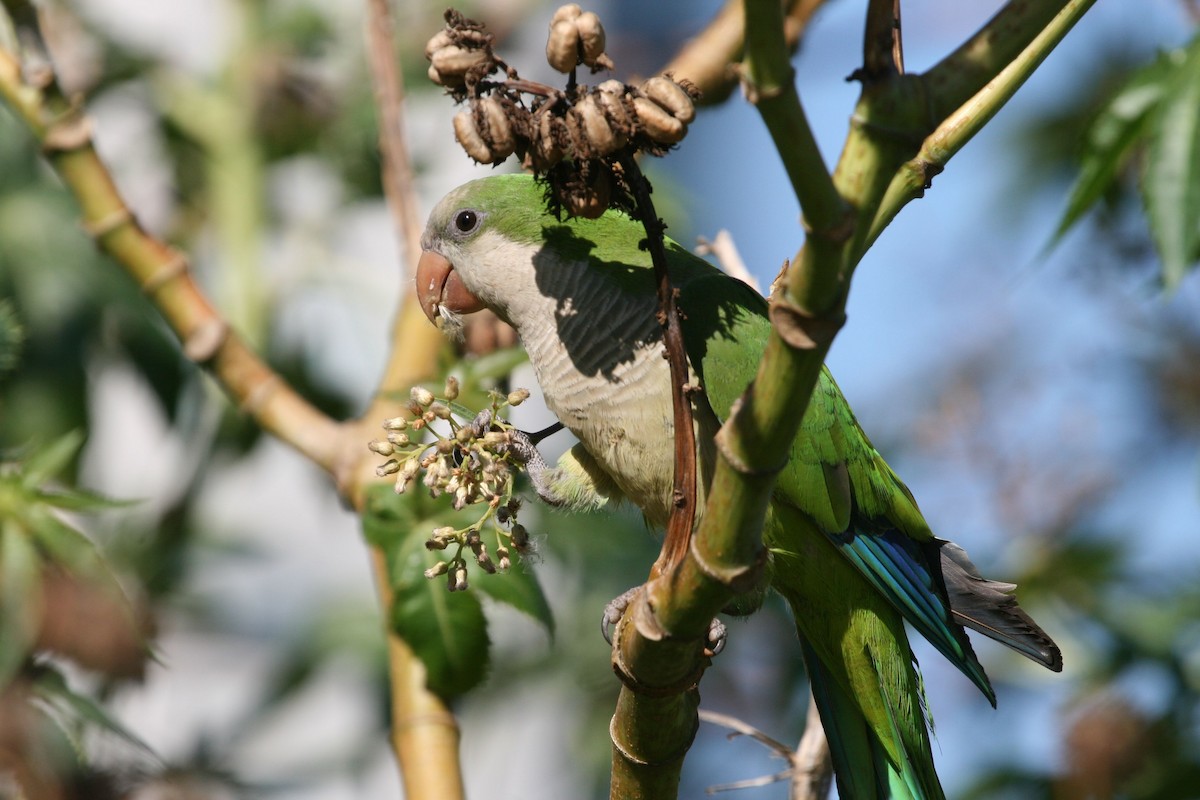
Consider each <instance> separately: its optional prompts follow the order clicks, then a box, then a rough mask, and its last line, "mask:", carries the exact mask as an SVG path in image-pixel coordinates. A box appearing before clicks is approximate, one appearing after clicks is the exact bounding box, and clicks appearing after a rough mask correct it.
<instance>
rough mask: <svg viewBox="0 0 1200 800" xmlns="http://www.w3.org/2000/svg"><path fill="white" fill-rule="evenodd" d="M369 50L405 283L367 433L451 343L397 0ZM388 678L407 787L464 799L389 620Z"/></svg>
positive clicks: (380, 14) (381, 567)
mask: <svg viewBox="0 0 1200 800" xmlns="http://www.w3.org/2000/svg"><path fill="white" fill-rule="evenodd" d="M366 26H367V28H366V40H367V52H368V56H369V64H370V71H371V80H372V84H373V86H374V90H375V106H376V108H377V110H378V115H379V118H378V125H379V148H380V151H381V152H382V154H383V166H382V169H383V174H382V178H383V187H384V193H385V194H386V195H387V200H388V207H389V208H390V209H391V212H392V218H393V220H394V222H395V227H396V232H397V234H398V235H399V236H400V238H401V243H400V244H401V248H400V252H401V264H400V268H401V270H402V274H403V275H404V276H405V279H406V280H405V282H404V286H405V291H404V292H403V294H402V299H401V302H400V307H399V309H398V310H397V314H396V319H395V322H394V323H393V326H392V346H391V352H390V353H389V356H388V363H387V366H386V368H385V370H384V373H383V375H382V377H381V380H380V385H379V389H378V391H377V392H376V394H375V397H374V399H373V400H372V402H371V405H370V407H369V408H368V409H367V412H366V414H365V415H364V416H363V419H362V421H361V423H360V424H359V425H357V426H356V429H357V430H362V431H363V433H364V436H363V438H362V439H361V440H360V441H362V442H365V441H366V440H367V436H366V435H365V433H366V431H367V430H370V429H372V428H374V427H376V426H377V425H378V424H379V421H380V420H382V419H384V418H387V417H391V416H395V415H396V414H397V413H399V410H400V400H401V399H404V398H405V397H406V395H404V394H402V393H404V392H405V391H406V389H407V388H408V387H409V386H411V385H413V384H415V383H417V382H419V381H422V380H426V379H428V378H429V377H431V376H432V375H434V374H435V373H436V371H437V366H438V359H439V356H440V354H441V352H442V350H443V349H444V348H445V346H446V341H445V338H444V337H443V336H442V335H441V332H440V331H438V330H437V329H436V328H434V327H433V326H432V325H430V324H428V321H427V320H426V319H425V315H424V314H423V313H422V312H421V308H420V303H419V302H418V300H417V294H416V292H415V291H414V289H415V287H414V286H413V283H412V278H411V276H412V275H414V274H415V272H416V268H417V260H418V259H419V258H420V255H421V242H420V239H421V228H422V226H421V216H420V209H419V200H418V197H417V193H416V188H415V186H414V184H413V173H412V160H411V158H410V157H409V152H408V144H407V140H406V139H405V135H404V134H405V127H404V79H403V76H402V75H401V74H400V70H399V69H398V67H397V55H396V52H395V37H394V25H393V21H392V14H391V9H390V7H389V4H388V0H368V2H367V15H366ZM366 452H367V451H366V448H365V447H363V448H362V451H361V455H360V458H359V460H358V461H357V467H356V468H355V469H354V470H353V471H351V472H350V473H349V474H347V475H344V476H341V477H342V479H343V480H344V481H348V483H349V486H348V488H349V490H350V493H351V494H353V495H354V496H355V498H356V505H357V507H361V500H362V497H363V494H362V493H363V491H364V490H365V488H366V487H367V486H368V485H370V484H371V483H373V482H375V481H377V480H378V477H377V476H376V475H375V474H374V468H373V459H368V458H366V457H365V456H366ZM371 559H372V562H373V564H374V567H375V581H376V588H377V591H378V592H379V602H380V607H381V608H382V610H383V618H384V620H387V619H389V617H390V611H391V608H392V587H391V581H390V577H389V574H390V573H389V570H388V566H387V556H386V554H385V553H384V552H383V550H382V549H380V548H379V547H377V546H374V545H372V546H371ZM387 655H388V680H389V685H390V688H391V724H392V733H391V742H392V749H393V750H394V752H395V754H396V761H397V764H398V766H399V768H400V777H401V780H402V781H403V784H404V796H405V797H412V798H434V797H436V798H439V800H442V799H443V798H444V800H457V798H462V797H463V796H464V788H463V779H462V766H461V763H460V759H459V738H460V735H459V728H458V721H457V720H456V719H455V717H454V714H453V713H452V712H451V711H450V709H449V708H448V707H447V706H446V704H445V702H444V701H443V700H442V698H440V697H438V696H437V695H435V694H434V693H433V692H431V691H429V689H428V688H427V687H426V681H425V665H424V664H422V663H421V660H420V659H419V658H418V657H417V656H416V654H415V653H413V651H412V648H411V647H409V646H408V644H407V643H406V642H405V641H404V640H403V639H401V638H400V637H399V636H397V635H396V634H395V633H394V632H393V631H392V630H391V627H390V625H389V626H387Z"/></svg>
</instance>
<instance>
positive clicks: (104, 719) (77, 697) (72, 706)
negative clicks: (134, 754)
mask: <svg viewBox="0 0 1200 800" xmlns="http://www.w3.org/2000/svg"><path fill="white" fill-rule="evenodd" d="M33 685H34V691H35V692H36V693H37V695H38V697H40V698H41V699H42V701H43V702H45V703H46V704H47V705H48V706H49V707H51V708H53V709H55V710H57V711H58V712H59V713H60V714H62V715H63V720H62V721H63V722H64V723H66V722H74V723H82V724H83V725H91V726H95V727H97V728H99V729H101V730H104V731H108V732H109V733H113V734H116V735H117V736H118V737H119V738H121V739H123V740H124V741H126V742H128V743H129V744H131V745H133V746H134V747H136V748H137V749H139V750H141V751H143V752H144V753H147V754H149V755H154V751H153V750H152V749H151V748H150V746H149V745H148V744H146V743H145V742H143V741H142V740H141V739H140V738H138V736H137V735H136V734H134V733H133V732H132V731H130V730H129V729H128V728H126V727H125V726H124V725H122V724H121V723H120V722H118V721H117V720H115V719H113V718H112V717H111V716H109V715H108V713H107V712H106V711H105V710H104V709H103V708H101V707H100V706H99V705H97V704H96V702H95V701H94V700H92V699H91V698H90V697H87V696H85V695H82V694H79V693H78V692H75V691H72V689H71V687H70V686H68V685H67V680H66V678H64V677H63V675H62V673H61V672H59V671H58V670H57V669H54V668H53V667H50V666H47V665H45V664H41V665H39V666H38V668H37V673H36V675H35V677H34V680H33ZM63 732H64V733H66V734H67V736H68V738H70V739H71V741H72V743H73V744H74V745H75V747H76V749H77V751H78V752H80V753H81V754H82V753H83V752H84V749H83V747H82V746H81V744H80V742H79V741H78V734H77V732H75V731H72V730H69V729H67V728H66V727H65V726H64V731H63Z"/></svg>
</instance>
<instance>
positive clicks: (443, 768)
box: [371, 547, 464, 800]
mask: <svg viewBox="0 0 1200 800" xmlns="http://www.w3.org/2000/svg"><path fill="white" fill-rule="evenodd" d="M371 563H372V566H373V568H374V571H375V586H376V590H377V591H378V592H379V601H380V605H381V606H382V607H383V608H384V610H385V614H384V618H385V619H386V618H387V613H386V611H387V610H388V609H390V608H391V607H392V586H391V579H390V578H389V577H388V565H387V556H386V555H385V554H384V552H383V551H382V550H381V549H380V548H378V547H372V548H371ZM387 656H388V681H389V684H390V686H391V690H392V694H391V717H392V718H391V723H392V733H391V742H392V749H393V750H394V751H395V753H396V760H397V761H398V762H399V764H400V776H401V778H402V780H403V783H404V796H405V797H412V798H422V799H423V798H437V800H443V798H445V800H455V799H456V798H461V797H463V796H464V790H463V781H462V769H461V768H460V767H459V758H458V752H459V750H458V745H459V738H460V735H459V729H458V720H457V719H455V717H454V714H453V713H451V711H450V710H449V709H448V708H447V707H446V704H445V703H444V702H442V700H441V698H439V697H438V696H437V695H435V694H433V693H432V692H430V691H429V690H428V689H427V688H426V687H425V665H424V664H422V663H421V659H419V658H418V657H417V656H416V654H415V653H413V651H412V648H410V647H409V646H408V644H407V643H405V641H404V640H403V639H401V638H400V637H399V636H396V635H395V634H393V633H391V632H389V633H388V637H387Z"/></svg>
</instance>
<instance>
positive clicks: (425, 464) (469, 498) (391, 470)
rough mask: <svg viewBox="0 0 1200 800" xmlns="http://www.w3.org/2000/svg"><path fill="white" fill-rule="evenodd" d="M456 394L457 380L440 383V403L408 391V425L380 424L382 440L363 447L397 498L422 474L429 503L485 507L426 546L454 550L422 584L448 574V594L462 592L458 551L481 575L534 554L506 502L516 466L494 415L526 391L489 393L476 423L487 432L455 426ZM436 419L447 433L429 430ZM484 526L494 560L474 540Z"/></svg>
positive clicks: (516, 503) (402, 421)
mask: <svg viewBox="0 0 1200 800" xmlns="http://www.w3.org/2000/svg"><path fill="white" fill-rule="evenodd" d="M457 396H458V381H457V380H456V379H454V378H449V379H447V381H446V385H445V389H444V392H443V397H442V398H438V397H435V396H434V394H433V392H431V391H430V390H428V389H426V388H424V387H421V386H417V387H414V388H413V389H412V390H411V392H410V400H409V402H408V411H409V413H410V414H411V415H412V417H411V419H410V418H408V417H395V418H393V419H389V420H386V421H385V422H384V423H383V427H384V430H386V431H387V436H386V438H385V439H382V440H374V441H372V442H370V443H369V444H368V445H367V446H368V447H369V448H370V449H371V451H372V452H374V453H377V454H379V455H381V456H384V457H386V458H387V459H388V460H387V461H385V462H384V463H383V464H381V465H380V466H379V467H378V468H377V469H376V473H377V474H378V475H379V476H380V477H384V476H390V475H395V476H396V483H395V488H396V492H397V494H403V493H404V492H406V491H408V489H409V487H410V486H411V485H412V484H414V483H415V482H416V480H417V477H418V475H419V474H421V473H422V472H424V477H423V478H422V479H421V482H422V483H423V484H424V485H425V487H426V488H427V489H428V490H429V493H430V495H431V496H432V497H438V496H440V495H442V494H448V495H451V496H452V497H453V506H454V508H455V509H456V510H459V509H462V508H465V507H467V506H469V505H475V504H482V505H483V506H484V508H483V511H482V513H481V514H480V516H479V518H478V519H477V520H476V521H475V522H473V523H472V524H471V525H468V526H467V527H464V528H454V527H450V526H447V527H441V528H438V529H437V530H435V531H434V532H433V535H432V536H431V537H430V538H429V540H428V541H427V542H426V543H425V546H426V547H427V548H428V549H430V550H447V549H448V548H450V547H451V546H454V547H455V549H454V553H453V555H452V556H451V557H450V558H449V559H445V560H442V561H439V562H438V563H437V564H435V565H434V566H433V567H431V568H430V569H428V570H426V572H425V576H426V577H427V578H436V577H438V576H440V575H448V576H449V577H448V579H447V580H448V586H449V589H450V591H459V590H462V589H466V588H467V563H466V558H465V556H464V551H467V550H469V551H470V553H471V556H472V559H473V560H474V561H475V563H476V564H477V565H478V566H479V567H480V568H482V569H483V570H484V571H485V572H496V570H497V569H499V570H501V571H503V570H506V569H508V567H509V566H511V564H512V555H511V554H512V552H514V551H515V552H516V553H517V554H518V555H521V556H525V555H531V554H532V552H533V550H532V545H531V543H530V540H529V534H528V532H527V531H526V530H525V528H524V526H522V525H520V524H519V523H518V522H517V512H518V511H519V509H520V500H519V499H517V498H515V497H514V496H513V481H514V478H515V477H516V472H517V471H518V470H519V469H520V468H521V466H522V465H521V463H520V462H519V461H518V460H517V459H516V458H515V456H514V454H513V452H512V449H511V448H510V446H509V445H510V443H511V441H512V435H511V430H512V427H511V426H510V425H508V423H507V422H505V421H504V420H503V419H501V418H500V417H499V416H498V414H499V412H500V411H501V410H502V409H503V408H505V407H507V406H516V405H520V404H521V403H522V402H523V401H524V400H525V399H526V398H528V397H529V392H528V391H527V390H525V389H518V390H516V391H513V392H511V393H509V394H507V395H504V394H500V393H498V392H493V393H492V397H491V407H490V412H491V413H490V414H489V415H487V416H486V417H483V418H484V419H486V420H487V423H486V430H480V429H479V425H478V423H477V422H475V421H471V422H467V423H462V422H460V421H459V419H458V418H456V414H457V413H458V412H459V411H465V410H462V409H454V410H452V405H453V401H454V399H455V398H456V397H457ZM460 416H461V415H460ZM479 418H480V417H476V418H475V419H479ZM439 420H441V421H442V422H444V423H445V425H444V426H441V427H443V428H447V429H448V432H443V431H439V430H438V429H437V428H435V427H434V426H435V424H436V423H437V422H438V421H439ZM427 434H428V436H427ZM430 439H432V441H430ZM414 440H415V441H414ZM489 523H490V525H491V529H492V531H493V532H494V534H495V537H496V549H495V554H496V560H493V559H492V556H491V554H490V553H489V552H488V548H487V545H486V544H485V543H484V542H483V539H482V538H481V536H480V530H481V529H483V527H484V526H485V525H487V524H489Z"/></svg>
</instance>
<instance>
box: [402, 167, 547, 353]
mask: <svg viewBox="0 0 1200 800" xmlns="http://www.w3.org/2000/svg"><path fill="white" fill-rule="evenodd" d="M547 222H548V223H551V224H553V223H555V220H554V219H553V218H552V217H549V215H547V214H546V212H545V210H544V207H543V202H542V191H541V189H540V188H538V187H537V186H536V184H534V182H533V180H532V178H530V177H529V176H527V175H501V176H493V177H489V178H483V179H481V180H477V181H472V182H470V183H466V184H464V185H462V186H460V187H459V188H457V189H455V190H454V191H452V192H450V193H449V194H448V195H446V196H445V197H444V198H442V200H441V201H440V202H438V204H437V206H435V207H434V209H433V211H432V212H431V213H430V216H429V222H428V224H427V225H426V227H425V233H424V235H423V236H422V237H421V249H422V253H421V259H420V261H419V263H418V264H417V275H416V289H417V297H418V299H419V300H420V302H421V310H422V311H424V312H425V315H426V316H427V317H429V319H430V321H432V322H434V323H435V324H438V325H439V326H440V327H443V328H444V329H448V332H451V333H453V332H455V331H456V330H458V329H459V328H461V321H460V317H461V316H462V315H464V314H471V313H474V312H476V311H479V310H481V309H484V308H491V309H492V310H493V311H496V312H497V314H499V315H500V316H501V318H505V319H506V320H507V319H508V314H507V313H506V311H507V310H508V308H509V306H510V305H511V304H512V302H513V301H514V300H516V299H519V297H520V296H521V295H523V294H528V293H531V292H536V291H537V288H536V286H535V285H534V276H533V274H532V270H531V269H528V265H529V263H530V261H531V258H532V256H533V254H534V253H535V252H536V251H537V250H538V249H539V248H540V247H541V246H542V245H543V230H542V229H543V225H544V224H546V223H547ZM509 321H511V320H509Z"/></svg>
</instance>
